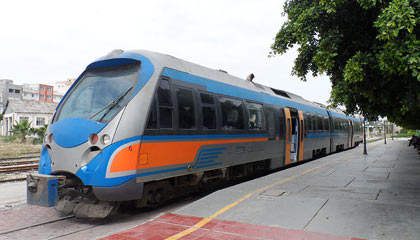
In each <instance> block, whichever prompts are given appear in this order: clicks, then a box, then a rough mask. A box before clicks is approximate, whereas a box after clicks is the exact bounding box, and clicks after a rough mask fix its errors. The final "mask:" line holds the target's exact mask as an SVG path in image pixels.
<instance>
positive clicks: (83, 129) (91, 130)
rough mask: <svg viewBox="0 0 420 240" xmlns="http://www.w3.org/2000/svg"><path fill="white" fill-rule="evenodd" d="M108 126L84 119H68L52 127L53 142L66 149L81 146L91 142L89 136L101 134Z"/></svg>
mask: <svg viewBox="0 0 420 240" xmlns="http://www.w3.org/2000/svg"><path fill="white" fill-rule="evenodd" d="M105 126H106V124H104V123H99V122H95V121H92V120H89V119H83V118H66V119H63V120H60V121H58V122H55V123H54V124H52V125H51V130H50V131H51V134H53V136H54V139H53V141H54V142H55V143H56V144H57V145H59V146H61V147H64V148H72V147H76V146H79V145H81V144H83V143H85V142H87V141H88V140H89V136H91V135H92V134H97V133H98V132H100V131H101V130H102V129H103V128H104V127H105Z"/></svg>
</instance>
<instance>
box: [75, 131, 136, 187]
mask: <svg viewBox="0 0 420 240" xmlns="http://www.w3.org/2000/svg"><path fill="white" fill-rule="evenodd" d="M138 140H140V136H138V137H132V138H127V139H124V140H122V141H119V142H116V143H114V144H112V145H110V146H108V147H106V148H104V149H102V151H101V153H99V154H98V155H97V156H96V157H95V158H93V159H92V160H91V161H90V162H89V163H88V164H87V165H86V166H84V167H81V168H80V169H79V171H77V173H76V176H77V177H79V178H80V179H81V180H82V181H83V183H84V184H85V185H91V186H96V187H111V186H117V185H120V184H123V183H125V182H127V181H128V180H130V179H132V178H134V177H136V175H135V174H133V175H129V176H124V177H115V178H106V177H105V174H106V168H107V166H108V161H109V159H110V158H111V156H112V154H113V153H114V151H115V150H117V148H119V147H120V146H122V145H124V144H126V143H129V142H133V141H138Z"/></svg>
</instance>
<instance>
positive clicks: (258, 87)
mask: <svg viewBox="0 0 420 240" xmlns="http://www.w3.org/2000/svg"><path fill="white" fill-rule="evenodd" d="M125 53H135V54H140V55H143V56H145V57H147V58H148V59H150V60H151V61H152V62H153V64H154V65H155V66H156V67H161V68H164V67H167V68H171V69H175V70H177V71H181V72H185V73H188V74H192V75H195V76H199V77H202V78H206V79H210V80H214V81H218V82H222V83H225V84H229V85H233V86H236V87H240V88H244V89H248V90H251V91H254V92H258V93H263V94H267V95H270V96H273V97H277V98H282V99H284V100H286V101H291V102H295V103H300V104H304V105H309V106H311V107H313V108H316V109H318V111H325V114H326V110H327V109H326V107H325V106H324V105H322V104H319V103H315V102H311V101H308V100H306V99H304V98H303V97H301V96H299V95H296V94H294V93H290V92H287V91H284V90H280V89H274V88H271V87H268V86H264V85H262V84H259V83H255V82H252V81H249V80H246V79H243V78H239V77H236V76H232V75H230V74H229V73H227V72H226V71H223V70H215V69H211V68H208V67H204V66H201V65H199V64H195V63H192V62H188V61H185V60H182V59H179V58H176V57H174V56H171V55H168V54H162V53H157V52H152V51H147V50H130V51H125ZM328 110H330V109H328ZM336 112H337V114H338V113H341V114H342V115H344V116H341V117H346V116H345V114H344V113H343V112H339V111H338V110H337V111H336Z"/></svg>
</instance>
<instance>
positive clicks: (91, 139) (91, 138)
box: [89, 133, 98, 145]
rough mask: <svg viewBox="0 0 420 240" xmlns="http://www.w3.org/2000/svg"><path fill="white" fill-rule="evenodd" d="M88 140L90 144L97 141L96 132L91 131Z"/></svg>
mask: <svg viewBox="0 0 420 240" xmlns="http://www.w3.org/2000/svg"><path fill="white" fill-rule="evenodd" d="M89 142H90V144H92V145H95V144H96V143H98V135H97V134H96V133H92V134H90V135H89Z"/></svg>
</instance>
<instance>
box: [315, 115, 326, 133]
mask: <svg viewBox="0 0 420 240" xmlns="http://www.w3.org/2000/svg"><path fill="white" fill-rule="evenodd" d="M316 121H317V123H316V125H317V126H318V130H320V131H322V130H323V129H324V126H323V123H322V117H321V116H319V115H318V116H316Z"/></svg>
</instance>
